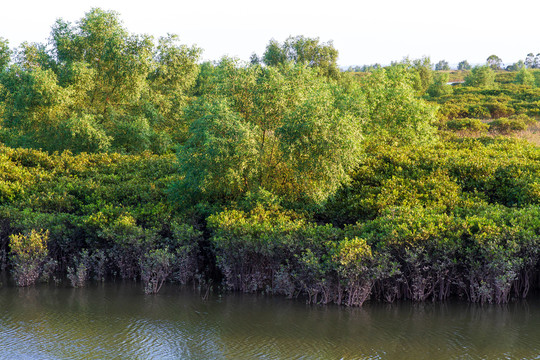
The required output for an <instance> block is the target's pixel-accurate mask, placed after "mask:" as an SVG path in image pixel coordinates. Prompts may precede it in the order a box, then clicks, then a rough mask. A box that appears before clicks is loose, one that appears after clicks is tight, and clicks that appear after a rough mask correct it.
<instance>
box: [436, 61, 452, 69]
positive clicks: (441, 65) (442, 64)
mask: <svg viewBox="0 0 540 360" xmlns="http://www.w3.org/2000/svg"><path fill="white" fill-rule="evenodd" d="M435 70H437V71H442V70H450V66H449V65H448V61H446V60H441V61H439V62H438V63H437V64H435Z"/></svg>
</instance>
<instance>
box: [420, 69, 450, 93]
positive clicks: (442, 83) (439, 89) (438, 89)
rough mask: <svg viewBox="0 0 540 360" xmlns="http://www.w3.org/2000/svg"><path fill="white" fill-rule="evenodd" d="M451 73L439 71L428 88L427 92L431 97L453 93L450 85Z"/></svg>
mask: <svg viewBox="0 0 540 360" xmlns="http://www.w3.org/2000/svg"><path fill="white" fill-rule="evenodd" d="M449 79H450V75H449V74H448V73H437V74H435V76H434V78H433V82H432V83H431V84H430V85H429V87H428V88H427V91H426V92H427V94H428V95H429V96H431V97H439V96H444V95H449V94H452V92H453V89H452V86H451V85H448V81H449Z"/></svg>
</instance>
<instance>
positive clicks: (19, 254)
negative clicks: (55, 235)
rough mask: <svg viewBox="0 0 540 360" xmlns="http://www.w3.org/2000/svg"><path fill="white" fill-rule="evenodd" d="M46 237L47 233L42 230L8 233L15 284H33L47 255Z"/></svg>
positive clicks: (47, 236) (41, 270) (41, 269)
mask: <svg viewBox="0 0 540 360" xmlns="http://www.w3.org/2000/svg"><path fill="white" fill-rule="evenodd" d="M48 238H49V233H48V232H47V231H42V230H41V231H36V230H32V231H30V233H29V234H26V235H24V234H17V235H10V237H9V246H10V248H11V252H10V260H11V263H12V266H13V270H12V273H13V277H14V278H15V282H16V283H17V286H29V285H33V284H34V283H35V282H36V280H37V279H38V278H39V277H40V275H41V273H42V272H43V266H44V264H45V262H46V259H47V255H48V250H47V240H48Z"/></svg>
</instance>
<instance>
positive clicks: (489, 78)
mask: <svg viewBox="0 0 540 360" xmlns="http://www.w3.org/2000/svg"><path fill="white" fill-rule="evenodd" d="M494 81H495V73H494V72H493V69H492V68H491V67H489V66H475V67H473V68H472V70H471V72H470V74H469V75H467V76H466V77H465V86H475V87H492V86H493V85H494Z"/></svg>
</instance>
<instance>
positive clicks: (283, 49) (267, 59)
mask: <svg viewBox="0 0 540 360" xmlns="http://www.w3.org/2000/svg"><path fill="white" fill-rule="evenodd" d="M337 58H338V51H337V50H336V49H335V48H334V45H333V43H332V41H329V42H327V43H321V42H320V40H319V38H308V37H304V36H301V35H300V36H295V37H292V36H290V37H288V38H287V39H286V40H285V42H284V43H283V44H279V43H278V42H277V41H276V40H274V39H272V40H270V42H269V44H268V45H267V47H266V51H265V52H264V54H263V56H262V60H263V62H264V64H266V65H268V66H277V65H280V64H284V63H285V62H287V61H291V62H293V63H295V64H302V65H306V66H308V67H312V68H316V69H319V70H320V71H321V73H322V74H323V75H325V76H329V77H334V78H335V77H337V76H338V75H339V68H338V66H337Z"/></svg>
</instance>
